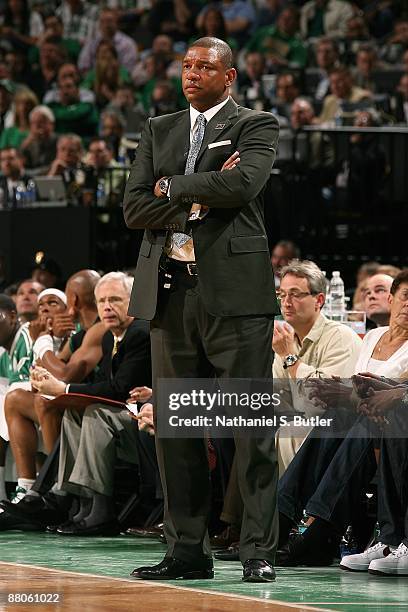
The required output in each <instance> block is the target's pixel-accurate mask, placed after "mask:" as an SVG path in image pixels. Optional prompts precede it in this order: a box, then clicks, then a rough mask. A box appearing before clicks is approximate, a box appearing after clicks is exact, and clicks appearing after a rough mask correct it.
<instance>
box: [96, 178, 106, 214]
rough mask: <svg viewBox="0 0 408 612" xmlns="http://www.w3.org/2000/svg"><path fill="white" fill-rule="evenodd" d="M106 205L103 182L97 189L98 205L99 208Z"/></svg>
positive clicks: (99, 183) (100, 182)
mask: <svg viewBox="0 0 408 612" xmlns="http://www.w3.org/2000/svg"><path fill="white" fill-rule="evenodd" d="M105 204H106V192H105V185H104V183H103V181H98V187H97V189H96V205H97V206H98V208H101V207H103V206H105Z"/></svg>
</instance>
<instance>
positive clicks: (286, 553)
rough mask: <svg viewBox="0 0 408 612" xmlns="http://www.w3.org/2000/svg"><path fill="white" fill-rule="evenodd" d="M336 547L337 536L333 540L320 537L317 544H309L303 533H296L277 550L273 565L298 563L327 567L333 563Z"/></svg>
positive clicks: (286, 565) (282, 565)
mask: <svg viewBox="0 0 408 612" xmlns="http://www.w3.org/2000/svg"><path fill="white" fill-rule="evenodd" d="M337 549H338V542H337V538H336V539H333V540H331V539H330V540H325V539H323V538H322V540H321V542H320V543H319V546H311V543H310V542H309V540H308V539H306V538H305V537H304V536H303V535H297V536H295V537H292V538H291V539H290V540H289V542H288V543H287V544H286V546H283V547H282V548H281V549H279V550H278V551H277V553H276V560H275V565H276V566H277V567H297V566H298V565H306V566H309V567H327V566H328V565H331V564H332V563H333V559H334V555H335V553H336V551H337Z"/></svg>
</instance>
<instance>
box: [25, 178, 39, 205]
mask: <svg viewBox="0 0 408 612" xmlns="http://www.w3.org/2000/svg"><path fill="white" fill-rule="evenodd" d="M36 201H37V187H36V185H35V182H34V181H33V179H30V180H29V181H28V183H27V190H26V202H27V204H34V202H36Z"/></svg>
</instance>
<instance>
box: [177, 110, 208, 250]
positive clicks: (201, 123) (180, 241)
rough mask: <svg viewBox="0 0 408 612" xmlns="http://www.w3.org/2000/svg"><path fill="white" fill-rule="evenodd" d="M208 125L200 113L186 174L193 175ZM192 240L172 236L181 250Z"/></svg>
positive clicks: (178, 233)
mask: <svg viewBox="0 0 408 612" xmlns="http://www.w3.org/2000/svg"><path fill="white" fill-rule="evenodd" d="M206 124H207V119H206V118H205V117H204V115H203V114H202V113H200V114H199V115H198V117H197V119H196V130H195V132H194V135H193V138H192V139H191V144H190V150H189V152H188V157H187V162H186V167H185V170H184V174H193V173H194V166H195V163H196V161H197V157H198V153H199V152H200V149H201V145H202V143H203V139H204V132H205V126H206ZM190 238H191V235H189V234H184V233H183V232H174V234H173V236H172V240H173V243H174V244H175V245H176V246H177V247H179V248H181V247H182V246H183V245H184V244H186V242H188V241H189V240H190Z"/></svg>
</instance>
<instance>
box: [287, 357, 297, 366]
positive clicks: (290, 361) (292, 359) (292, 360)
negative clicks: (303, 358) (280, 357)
mask: <svg viewBox="0 0 408 612" xmlns="http://www.w3.org/2000/svg"><path fill="white" fill-rule="evenodd" d="M297 360H298V358H297V357H296V355H287V357H286V358H285V364H286V366H291V365H293V364H294V363H296V362H297Z"/></svg>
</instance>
